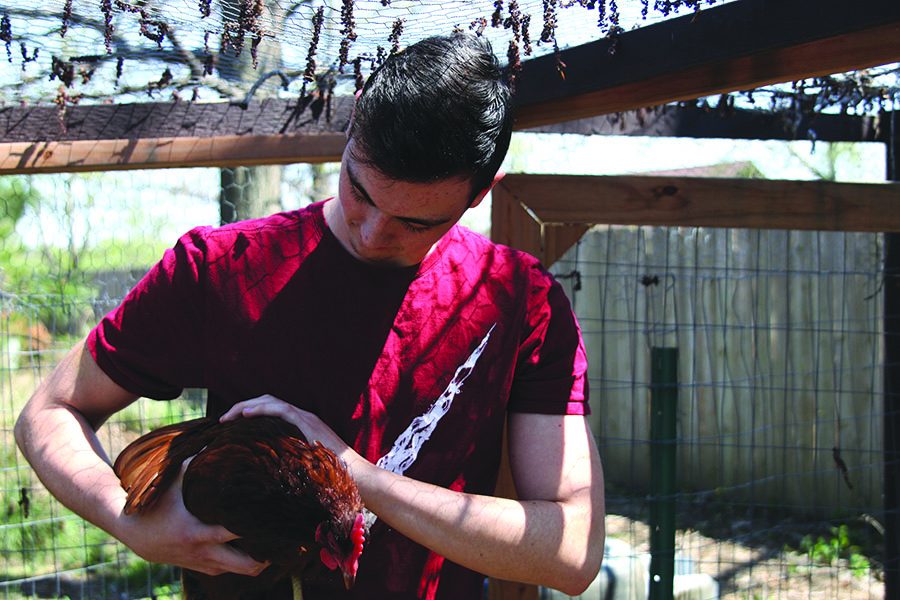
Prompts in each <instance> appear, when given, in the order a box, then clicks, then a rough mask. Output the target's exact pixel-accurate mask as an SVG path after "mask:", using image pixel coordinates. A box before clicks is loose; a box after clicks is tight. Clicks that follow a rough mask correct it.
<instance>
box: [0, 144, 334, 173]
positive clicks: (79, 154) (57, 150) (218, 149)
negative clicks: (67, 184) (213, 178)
mask: <svg viewBox="0 0 900 600" xmlns="http://www.w3.org/2000/svg"><path fill="white" fill-rule="evenodd" d="M344 144H345V137H344V135H343V134H332V135H315V136H310V135H229V136H218V137H200V138H198V137H178V138H139V139H114V140H94V141H75V142H67V141H63V142H33V143H28V142H18V143H10V144H0V174H16V173H58V172H79V171H108V170H118V169H153V168H161V167H165V168H171V167H229V166H239V165H244V166H251V165H264V164H266V165H271V164H285V163H293V162H308V163H316V162H328V161H337V160H340V157H341V153H342V152H343V149H344Z"/></svg>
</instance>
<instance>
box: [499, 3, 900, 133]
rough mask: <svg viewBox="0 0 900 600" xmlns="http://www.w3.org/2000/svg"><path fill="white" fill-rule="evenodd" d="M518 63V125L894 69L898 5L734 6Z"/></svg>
mask: <svg viewBox="0 0 900 600" xmlns="http://www.w3.org/2000/svg"><path fill="white" fill-rule="evenodd" d="M559 60H561V61H562V63H564V64H565V67H564V69H563V70H564V73H565V78H564V79H563V78H562V77H560V74H559V63H558V62H557V57H556V56H554V55H552V54H550V55H546V56H542V57H539V58H536V59H533V60H529V61H525V62H524V63H523V66H522V71H521V73H520V75H519V77H518V82H517V90H516V97H515V98H516V104H517V127H519V128H528V127H535V126H540V125H545V124H548V123H558V122H561V121H567V120H571V119H578V118H585V117H591V116H596V115H603V114H608V113H613V112H621V111H626V110H632V109H636V108H641V107H648V106H655V105H659V104H666V103H669V102H674V101H678V100H689V99H694V98H699V97H702V96H709V95H715V94H721V93H725V92H733V91H739V90H747V89H753V88H756V87H760V86H764V85H769V84H774V83H780V82H786V81H795V80H799V79H805V78H809V77H816V76H823V75H829V74H833V73H840V72H845V71H852V70H858V69H863V68H867V67H872V66H877V65H882V64H887V63H891V62H896V61H900V2H896V0H860V1H859V2H857V3H855V4H854V5H853V8H852V9H848V8H847V4H846V2H845V1H844V0H741V1H739V2H732V3H729V4H724V5H721V6H718V7H714V8H710V9H706V10H702V11H700V12H697V13H695V14H692V15H685V16H683V17H678V18H676V19H672V20H669V21H664V22H662V23H659V24H656V25H652V26H648V27H642V28H639V29H635V30H633V31H629V32H625V33H622V34H620V35H619V36H617V37H615V38H614V39H609V38H605V39H602V40H599V41H596V42H592V43H589V44H584V45H582V46H578V47H575V48H570V49H567V50H563V51H561V52H560V55H559Z"/></svg>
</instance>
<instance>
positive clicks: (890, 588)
mask: <svg viewBox="0 0 900 600" xmlns="http://www.w3.org/2000/svg"><path fill="white" fill-rule="evenodd" d="M888 119H889V127H890V136H889V138H888V142H887V144H888V153H887V154H888V161H887V163H888V164H887V177H888V179H890V180H893V181H897V180H900V131H898V126H900V123H898V119H897V117H896V111H892V112H891V113H889V116H888ZM894 210H900V207H897V208H895V209H894ZM884 525H885V527H884V528H885V535H884V597H885V598H900V233H885V234H884Z"/></svg>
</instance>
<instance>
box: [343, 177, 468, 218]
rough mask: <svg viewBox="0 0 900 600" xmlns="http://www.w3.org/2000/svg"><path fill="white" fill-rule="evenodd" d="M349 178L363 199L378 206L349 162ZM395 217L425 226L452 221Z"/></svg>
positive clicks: (395, 216)
mask: <svg viewBox="0 0 900 600" xmlns="http://www.w3.org/2000/svg"><path fill="white" fill-rule="evenodd" d="M347 179H349V180H350V185H352V186H353V189H355V190H356V191H357V192H359V195H360V196H362V198H363V200H365V201H366V204H369V205H370V206H374V207H375V208H378V205H377V204H375V202H373V201H372V197H371V196H370V195H369V192H367V191H366V188H364V187H363V186H362V184H361V183H360V182H359V181H357V179H356V176H355V175H354V174H353V169H352V168H351V167H350V164H349V163H348V164H347ZM394 218H395V219H397V220H398V221H403V222H404V223H409V224H410V225H421V226H423V227H437V226H439V225H444V224H446V223H449V222H450V220H451V219H450V217H438V218H436V219H420V218H416V217H401V216H397V215H394Z"/></svg>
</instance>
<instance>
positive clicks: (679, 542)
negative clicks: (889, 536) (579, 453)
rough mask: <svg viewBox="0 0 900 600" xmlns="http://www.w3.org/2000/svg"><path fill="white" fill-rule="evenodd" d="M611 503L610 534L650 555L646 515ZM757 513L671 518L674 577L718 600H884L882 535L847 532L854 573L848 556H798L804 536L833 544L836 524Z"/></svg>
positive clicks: (715, 510)
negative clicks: (702, 581)
mask: <svg viewBox="0 0 900 600" xmlns="http://www.w3.org/2000/svg"><path fill="white" fill-rule="evenodd" d="M608 504H609V506H608V507H607V508H608V512H609V515H608V516H607V521H606V526H607V535H608V536H609V537H611V538H616V539H619V540H622V541H625V542H627V543H628V544H629V545H631V546H632V547H633V548H635V549H636V551H637V552H639V553H648V552H649V550H650V543H649V539H650V536H649V526H648V525H647V520H646V518H645V517H646V515H641V514H637V513H639V511H636V510H634V504H631V505H630V506H629V504H628V503H627V502H623V501H621V500H620V501H616V500H612V501H609V500H608ZM741 512H744V514H741ZM760 512H761V511H759V510H758V509H757V510H754V512H753V514H752V518H750V517H748V515H747V514H746V509H744V510H743V511H742V510H737V509H734V508H730V507H728V506H727V505H724V504H719V505H715V506H714V505H709V506H698V507H696V509H695V510H691V511H685V510H681V511H680V512H679V513H678V517H677V519H676V522H677V527H678V528H677V532H676V536H675V548H676V573H679V572H680V571H679V569H681V570H684V571H690V572H694V573H705V574H708V575H710V576H712V577H713V578H715V579H716V581H717V582H718V584H719V593H720V596H719V597H720V598H723V599H729V600H738V599H740V600H757V599H758V600H769V599H777V600H801V599H802V600H812V599H814V600H831V599H834V600H876V599H877V600H883V599H884V582H883V574H882V571H881V568H880V562H879V559H880V557H881V536H880V534H878V532H877V528H874V527H872V525H871V524H870V523H865V522H862V521H859V522H858V523H853V524H850V525H848V527H849V528H850V530H851V539H852V541H853V544H854V546H856V545H857V544H859V546H858V548H857V547H855V548H854V550H853V554H855V557H854V558H855V562H854V566H855V567H857V568H856V569H852V568H851V563H850V560H849V559H848V558H847V557H846V555H848V554H849V553H848V552H846V551H845V552H843V554H844V555H845V557H842V558H836V559H834V560H832V561H831V562H830V564H828V563H826V562H825V561H824V560H822V559H821V557H817V558H818V559H815V558H813V557H812V556H811V553H810V552H808V551H804V550H801V548H803V541H802V540H803V539H804V538H805V537H806V538H807V539H812V540H818V538H819V536H822V537H823V538H824V539H826V540H829V539H832V538H833V537H834V536H833V533H832V530H831V527H833V524H829V523H824V522H818V521H802V520H799V519H796V518H792V517H788V516H785V515H777V514H774V515H773V514H759V513H760ZM807 536H809V537H807ZM860 561H865V562H860ZM861 564H862V565H863V566H862V567H860V565H861ZM866 565H867V566H868V568H866Z"/></svg>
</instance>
